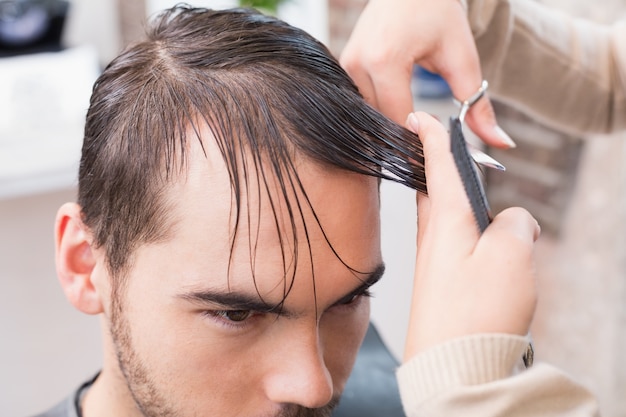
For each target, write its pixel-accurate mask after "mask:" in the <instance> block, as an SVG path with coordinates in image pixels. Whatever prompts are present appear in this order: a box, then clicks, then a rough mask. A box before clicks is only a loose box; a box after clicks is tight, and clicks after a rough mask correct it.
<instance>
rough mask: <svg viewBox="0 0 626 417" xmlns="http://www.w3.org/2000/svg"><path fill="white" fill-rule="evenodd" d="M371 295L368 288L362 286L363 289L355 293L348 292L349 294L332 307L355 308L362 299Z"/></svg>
mask: <svg viewBox="0 0 626 417" xmlns="http://www.w3.org/2000/svg"><path fill="white" fill-rule="evenodd" d="M371 296H372V293H371V292H370V290H369V288H364V289H363V290H361V291H359V292H357V293H354V294H350V295H349V296H347V297H345V298H343V299H341V300H339V302H338V303H337V304H335V305H334V306H333V307H335V308H339V309H341V308H343V309H350V308H357V307H358V306H359V304H360V302H361V301H362V300H363V299H365V298H369V297H371Z"/></svg>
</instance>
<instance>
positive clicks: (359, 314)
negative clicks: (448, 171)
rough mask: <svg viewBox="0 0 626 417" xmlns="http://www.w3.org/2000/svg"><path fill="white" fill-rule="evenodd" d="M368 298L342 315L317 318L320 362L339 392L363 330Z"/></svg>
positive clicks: (356, 350) (346, 377) (367, 312)
mask: <svg viewBox="0 0 626 417" xmlns="http://www.w3.org/2000/svg"><path fill="white" fill-rule="evenodd" d="M369 317H370V300H369V298H364V299H363V300H362V302H361V304H360V305H359V307H358V308H357V309H356V310H355V311H354V312H353V313H352V314H348V315H346V316H342V317H338V315H336V314H328V313H327V314H325V315H324V316H322V319H321V321H320V339H321V341H322V345H323V347H324V361H325V363H326V367H327V369H328V371H329V372H330V374H331V376H332V378H333V384H334V386H335V388H336V389H337V391H338V392H341V391H343V388H344V386H345V383H346V381H347V379H348V377H349V376H350V372H351V371H352V367H353V366H354V362H355V360H356V356H357V353H358V351H359V348H360V347H361V342H363V338H364V337H365V333H366V332H367V327H368V325H369Z"/></svg>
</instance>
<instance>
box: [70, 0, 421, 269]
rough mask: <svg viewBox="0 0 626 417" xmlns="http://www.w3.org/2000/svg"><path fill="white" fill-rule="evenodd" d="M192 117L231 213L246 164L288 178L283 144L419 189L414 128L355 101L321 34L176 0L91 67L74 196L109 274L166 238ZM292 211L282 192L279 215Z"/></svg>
mask: <svg viewBox="0 0 626 417" xmlns="http://www.w3.org/2000/svg"><path fill="white" fill-rule="evenodd" d="M200 126H208V127H209V128H210V129H211V131H212V132H213V134H214V136H215V138H216V141H217V145H218V147H219V149H220V150H221V153H222V155H223V158H224V161H225V163H226V166H227V169H228V170H229V175H230V179H231V186H232V192H233V201H234V207H233V212H234V213H235V215H236V218H238V213H239V208H240V204H241V201H242V200H241V192H242V187H243V186H248V185H249V184H242V183H241V181H242V180H241V178H243V181H246V178H247V174H246V173H247V172H249V170H252V169H254V170H256V171H257V172H262V173H264V172H266V171H267V172H269V173H270V174H271V175H274V176H275V177H276V178H278V181H279V183H280V186H281V188H282V190H283V194H284V197H285V198H286V196H287V195H288V194H290V192H291V191H293V190H295V189H297V188H298V187H301V185H300V184H299V180H298V177H297V172H296V170H295V167H294V165H293V156H294V155H295V154H296V153H297V154H298V155H303V156H305V157H306V158H309V159H311V160H314V161H316V162H319V163H320V164H328V165H331V166H334V167H338V168H340V169H344V170H348V171H353V172H357V173H361V174H365V175H371V176H375V177H379V178H388V179H391V180H393V181H398V182H401V183H403V184H406V185H408V186H409V187H412V188H414V189H416V190H418V191H421V192H425V191H426V185H425V175H424V166H423V153H422V147H421V143H420V141H419V139H418V137H417V136H416V135H415V134H413V133H411V132H410V131H408V130H406V129H404V128H403V127H401V126H399V125H397V124H396V123H394V122H392V121H390V120H389V119H387V118H386V117H384V116H383V115H381V114H380V113H379V112H377V111H376V110H374V109H373V108H371V107H370V106H369V105H368V104H366V102H365V101H364V99H363V98H362V96H361V95H360V94H359V92H358V89H357V87H356V86H355V85H354V83H353V82H352V80H351V79H350V77H349V76H348V75H347V73H346V72H345V71H344V70H343V69H342V68H341V67H340V66H339V64H338V63H337V61H336V60H335V59H334V58H333V56H332V55H331V53H330V52H329V51H328V50H327V48H326V47H325V46H324V45H323V44H321V43H320V42H318V41H317V40H315V39H314V38H313V37H311V36H310V35H308V34H307V33H305V32H304V31H302V30H300V29H297V28H295V27H292V26H290V25H288V24H286V23H284V22H282V21H280V20H279V19H276V18H273V17H268V16H265V15H263V14H260V13H258V12H255V11H253V10H248V9H232V10H221V11H213V10H208V9H201V8H192V7H189V6H181V5H179V6H176V7H174V8H172V9H168V10H166V11H164V12H162V13H161V14H159V15H158V16H156V18H155V19H153V21H152V22H151V24H150V26H149V28H148V30H147V37H146V39H145V40H142V41H140V42H138V43H135V44H133V45H130V46H129V47H128V48H126V49H125V50H124V51H123V52H122V53H121V54H120V55H119V56H118V57H117V58H115V59H114V60H113V61H112V62H111V63H110V64H109V65H108V66H107V67H106V68H105V70H104V71H103V73H102V74H101V75H100V77H99V78H98V80H97V81H96V83H95V85H94V88H93V93H92V96H91V101H90V106H89V110H88V113H87V119H86V125H85V136H84V143H83V148H82V157H81V162H80V171H79V195H78V202H79V204H80V206H81V207H82V215H83V221H84V223H85V224H86V225H87V227H88V228H89V229H90V230H91V231H92V233H93V236H94V242H93V243H94V244H95V245H96V246H97V247H103V248H104V250H105V253H106V257H107V266H108V268H109V269H110V272H111V273H112V274H114V275H115V274H119V273H121V272H123V270H124V268H125V267H127V266H128V263H129V257H131V256H132V254H133V251H134V250H135V249H136V248H137V247H138V245H141V244H147V243H151V242H157V241H159V240H162V239H165V238H167V234H168V221H167V220H168V203H167V198H166V194H167V193H166V192H167V190H168V184H169V183H170V181H171V180H172V178H175V177H176V176H177V175H180V174H181V172H184V170H185V165H186V158H187V155H186V152H188V149H189V147H188V144H189V143H188V141H190V140H199V139H200V138H199V133H198V132H199V131H200ZM200 144H201V145H202V142H200ZM244 153H246V155H251V156H252V162H246V161H247V160H249V158H242V157H241V156H242V155H243V154H244ZM242 173H243V175H242ZM264 175H265V174H264ZM259 186H260V187H263V186H265V187H267V184H260V185H259ZM301 191H305V190H301ZM304 195H306V194H304ZM298 211H300V214H301V208H299V204H295V205H289V215H290V217H291V218H292V220H291V221H292V226H293V224H295V223H294V221H295V220H293V219H294V218H295V217H297V216H296V214H297V213H298ZM274 215H275V216H276V213H274ZM236 223H238V222H236ZM234 233H236V228H235V230H234Z"/></svg>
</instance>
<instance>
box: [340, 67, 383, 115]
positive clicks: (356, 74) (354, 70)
mask: <svg viewBox="0 0 626 417" xmlns="http://www.w3.org/2000/svg"><path fill="white" fill-rule="evenodd" d="M357 59H358V57H352V55H342V58H341V66H342V67H343V69H345V70H346V72H347V73H348V75H349V76H350V78H352V81H354V83H355V84H356V86H357V87H358V88H359V92H360V93H361V95H362V96H363V98H364V99H365V101H367V102H368V103H369V104H370V105H371V106H372V107H374V108H379V106H378V99H377V97H376V90H375V89H374V84H372V79H371V77H370V75H369V73H368V72H367V70H366V69H365V67H364V66H363V65H362V64H361V63H360V62H358V61H357Z"/></svg>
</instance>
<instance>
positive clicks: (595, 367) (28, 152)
mask: <svg viewBox="0 0 626 417" xmlns="http://www.w3.org/2000/svg"><path fill="white" fill-rule="evenodd" d="M20 3H23V2H20V1H5V0H2V1H0V414H1V415H3V416H29V415H33V414H35V413H37V412H40V411H42V410H44V409H47V408H48V407H50V406H52V405H53V404H54V403H56V402H57V401H59V400H61V399H62V398H64V397H65V396H66V395H68V394H69V393H70V392H71V391H72V390H73V389H75V388H76V387H77V385H78V384H79V383H81V382H82V381H84V380H86V379H87V378H89V377H90V376H92V375H93V374H94V373H95V372H97V370H98V369H99V367H100V363H101V346H100V334H99V323H98V319H97V318H95V317H88V316H85V315H82V314H80V313H78V312H76V311H75V310H74V309H73V308H72V307H71V306H70V305H69V303H68V302H67V301H66V300H65V297H64V295H63V294H62V292H61V289H60V287H59V285H58V283H57V280H56V273H55V268H54V254H53V252H54V244H53V222H54V216H55V213H56V210H57V208H58V207H59V206H60V205H61V204H62V203H63V202H66V201H73V200H74V199H75V193H76V174H77V167H78V158H79V155H80V146H81V142H82V127H83V119H84V116H85V112H86V109H87V106H88V101H89V95H90V91H91V85H92V84H93V81H94V80H95V78H96V77H97V75H98V73H99V71H100V69H101V68H102V67H103V66H104V65H105V64H106V63H107V62H108V61H109V60H110V59H112V58H113V57H114V56H115V55H116V54H117V53H118V52H119V51H120V49H121V48H122V47H123V46H124V45H126V44H127V43H128V42H131V41H132V40H134V39H137V38H138V37H140V36H141V34H142V32H143V23H142V22H143V21H144V20H145V18H146V16H150V15H151V14H153V13H154V12H156V11H158V10H160V9H162V8H165V7H168V6H170V5H172V4H175V3H176V2H175V1H168V0H145V1H143V0H132V1H130V0H126V1H123V0H118V1H112V0H73V1H52V0H50V1H48V0H38V1H34V2H33V4H34V7H31V8H29V9H26V8H24V7H25V6H24V5H23V4H20ZM190 3H192V4H194V5H197V6H208V7H215V8H218V7H232V6H236V5H237V4H238V2H237V1H236V0H233V1H228V0H214V1H210V0H205V1H196V2H193V1H191V2H190ZM365 3H366V0H287V1H285V2H283V4H281V5H280V6H279V8H278V12H277V13H278V15H279V16H280V17H281V18H283V19H285V20H287V21H288V22H290V23H292V24H294V25H296V26H300V27H302V28H304V29H305V30H307V31H309V32H310V33H311V34H313V35H314V36H316V37H317V38H318V39H320V40H321V41H322V42H324V43H325V44H327V45H328V46H329V48H330V50H331V51H332V52H333V53H334V54H335V55H337V56H338V54H339V53H340V51H341V50H342V48H343V45H344V44H345V42H346V40H347V38H348V36H349V34H350V32H351V30H352V27H353V25H354V23H355V22H356V19H357V17H358V15H359V13H360V11H361V10H362V8H363V7H364V5H365ZM543 3H548V4H550V5H552V6H554V7H558V8H561V9H564V10H566V11H567V12H569V13H572V14H575V15H578V16H584V17H586V18H591V19H593V20H597V21H600V22H611V21H614V20H616V19H618V18H620V17H623V16H625V15H626V4H625V3H624V2H623V1H621V0H601V1H600V2H587V1H585V0H567V1H565V0H549V1H547V0H546V1H543ZM20 8H21V9H20ZM16 16H19V19H18V18H17V17H16ZM522 81H525V80H520V82H522ZM413 90H414V97H415V107H416V109H420V110H425V111H428V112H430V113H433V114H436V115H438V116H439V117H440V118H441V119H442V120H445V119H447V117H448V116H450V115H451V114H453V113H455V112H456V108H455V107H454V106H453V105H452V101H451V98H450V96H449V91H448V90H447V88H446V85H445V83H442V81H441V79H438V78H437V77H436V76H433V75H432V74H428V73H425V72H424V71H422V70H420V69H419V68H416V71H415V77H414V85H413ZM496 109H497V112H498V120H499V121H500V124H501V126H502V127H503V128H504V129H505V130H506V131H507V132H508V133H509V134H510V135H511V136H512V137H513V139H514V140H515V141H516V143H517V144H518V147H517V148H516V149H515V150H512V151H506V152H496V151H495V150H489V149H488V150H487V151H488V152H490V153H492V154H493V155H494V156H495V157H496V159H498V160H499V161H500V162H502V163H504V165H506V166H507V168H508V170H507V171H506V172H505V173H503V174H501V173H492V172H488V173H487V175H486V183H487V184H486V185H487V193H488V197H489V200H490V202H491V205H492V209H494V211H496V212H497V211H499V210H501V209H502V208H504V207H508V206H511V205H520V206H523V207H525V208H527V209H528V210H529V211H531V213H533V215H535V216H536V217H537V218H538V219H539V221H540V223H541V225H542V229H543V235H542V237H541V239H540V241H539V243H538V246H537V257H538V275H539V279H540V290H541V293H540V294H541V299H540V303H539V307H538V312H537V316H536V319H535V322H534V324H533V331H532V333H533V337H534V339H535V350H536V358H537V360H540V361H546V362H549V363H553V364H555V365H557V366H559V367H561V368H562V369H564V370H565V371H566V372H568V373H569V374H571V375H572V376H573V377H575V378H577V379H578V380H580V381H581V382H582V383H584V384H585V385H587V386H588V387H589V388H591V389H592V390H593V391H594V393H595V394H596V395H597V396H598V397H599V398H600V402H601V406H602V410H603V415H604V416H610V417H611V416H626V398H625V397H624V395H623V393H624V392H626V364H624V361H623V360H622V355H623V353H624V352H626V250H625V249H626V233H625V232H626V224H625V222H626V199H625V198H624V194H625V193H626V169H624V167H623V162H624V161H626V154H625V152H624V149H626V147H625V146H624V141H625V140H626V135H624V134H618V135H613V136H602V137H594V138H593V140H587V138H582V137H572V136H569V135H567V134H564V133H562V132H559V131H555V130H552V129H549V128H547V127H545V126H542V125H540V124H538V123H536V122H535V121H533V120H532V119H529V118H528V117H526V116H525V115H524V114H523V113H520V112H519V111H518V110H516V109H514V108H510V107H506V106H504V105H502V104H497V105H496ZM382 204H383V207H382V220H383V252H384V256H385V261H386V263H387V272H386V275H385V279H384V280H383V281H382V282H381V283H380V284H378V285H377V286H376V287H375V288H374V299H373V301H372V320H373V322H374V323H375V324H376V326H377V328H378V329H379V331H380V333H381V334H382V336H383V338H384V340H385V342H386V343H387V345H388V346H389V348H390V349H391V351H392V352H393V353H394V355H396V357H398V358H401V357H402V351H403V345H404V334H405V332H406V326H407V322H408V319H407V318H408V312H409V301H410V299H409V297H410V294H411V285H412V276H413V264H414V257H415V232H416V230H415V227H416V225H415V224H416V221H415V196H414V193H412V192H410V191H408V190H404V189H402V188H401V187H400V186H397V185H394V184H388V183H384V184H383V186H382ZM433 320H436V318H433Z"/></svg>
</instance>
